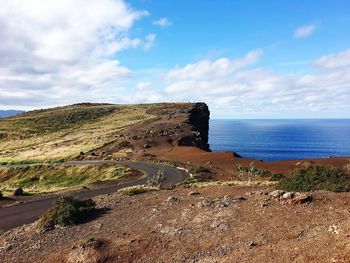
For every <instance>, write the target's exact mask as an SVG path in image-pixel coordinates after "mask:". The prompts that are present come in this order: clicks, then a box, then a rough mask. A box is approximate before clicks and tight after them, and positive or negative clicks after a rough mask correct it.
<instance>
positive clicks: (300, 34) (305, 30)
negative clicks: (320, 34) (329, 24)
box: [294, 25, 316, 38]
mask: <svg viewBox="0 0 350 263" xmlns="http://www.w3.org/2000/svg"><path fill="white" fill-rule="evenodd" d="M315 30H316V26H315V25H305V26H301V27H298V28H297V29H296V30H295V31H294V38H306V37H309V36H311V35H312V34H313V33H314V31H315Z"/></svg>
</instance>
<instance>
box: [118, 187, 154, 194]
mask: <svg viewBox="0 0 350 263" xmlns="http://www.w3.org/2000/svg"><path fill="white" fill-rule="evenodd" d="M157 190H159V189H158V187H154V186H146V185H137V186H131V187H126V188H122V189H120V190H119V191H118V192H119V193H121V194H122V195H126V196H133V195H138V194H143V193H146V192H151V191H157Z"/></svg>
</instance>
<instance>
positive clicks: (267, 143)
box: [209, 118, 350, 161]
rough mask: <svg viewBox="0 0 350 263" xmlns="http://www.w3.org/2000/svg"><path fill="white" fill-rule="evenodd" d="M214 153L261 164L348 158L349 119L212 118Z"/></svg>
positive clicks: (211, 136)
mask: <svg viewBox="0 0 350 263" xmlns="http://www.w3.org/2000/svg"><path fill="white" fill-rule="evenodd" d="M209 144H210V149H211V150H212V151H213V152H219V151H220V152H221V151H231V152H235V153H237V154H239V155H241V156H242V157H245V158H254V159H259V160H263V161H281V160H299V159H309V158H329V157H347V156H350V119H348V118H347V119H341V118H329V119H325V118H322V119H211V120H210V127H209Z"/></svg>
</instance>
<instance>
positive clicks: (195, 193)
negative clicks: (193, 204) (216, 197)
mask: <svg viewBox="0 0 350 263" xmlns="http://www.w3.org/2000/svg"><path fill="white" fill-rule="evenodd" d="M200 194H201V193H199V192H197V191H192V192H189V193H188V195H189V196H191V195H200Z"/></svg>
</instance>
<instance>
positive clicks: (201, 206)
mask: <svg viewBox="0 0 350 263" xmlns="http://www.w3.org/2000/svg"><path fill="white" fill-rule="evenodd" d="M210 205H211V202H210V201H209V200H203V201H200V202H199V203H198V204H197V207H198V208H203V207H207V206H210Z"/></svg>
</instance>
